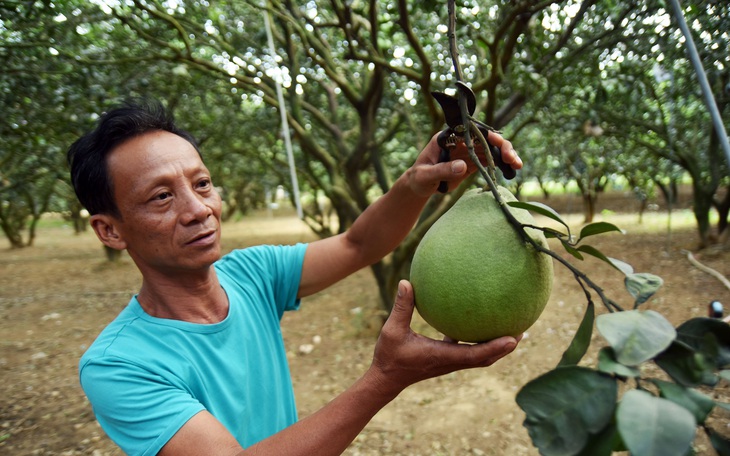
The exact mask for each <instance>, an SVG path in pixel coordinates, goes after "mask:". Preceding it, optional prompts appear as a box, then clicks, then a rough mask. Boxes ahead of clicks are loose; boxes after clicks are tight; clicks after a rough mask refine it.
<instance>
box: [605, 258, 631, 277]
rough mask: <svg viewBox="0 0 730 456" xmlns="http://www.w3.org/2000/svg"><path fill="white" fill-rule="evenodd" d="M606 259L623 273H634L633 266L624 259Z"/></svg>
mask: <svg viewBox="0 0 730 456" xmlns="http://www.w3.org/2000/svg"><path fill="white" fill-rule="evenodd" d="M608 259H609V260H610V261H611V265H612V266H613V267H614V268H616V269H618V270H619V271H621V272H623V273H624V275H629V274H633V273H634V268H633V267H632V266H631V265H630V264H628V263H626V262H624V261H621V260H617V259H616V258H610V257H609V258H608Z"/></svg>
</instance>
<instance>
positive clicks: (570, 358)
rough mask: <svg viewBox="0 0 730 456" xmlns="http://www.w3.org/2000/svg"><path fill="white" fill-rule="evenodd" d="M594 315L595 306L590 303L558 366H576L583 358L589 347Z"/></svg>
mask: <svg viewBox="0 0 730 456" xmlns="http://www.w3.org/2000/svg"><path fill="white" fill-rule="evenodd" d="M595 314H596V310H595V305H594V304H593V301H590V302H589V303H588V305H587V306H586V313H585V314H584V315H583V320H582V321H581V322H580V326H578V330H577V331H576V332H575V336H573V340H572V341H571V342H570V345H569V346H568V349H567V350H565V353H563V356H562V357H561V358H560V362H559V363H558V366H570V365H575V364H578V363H579V362H580V360H581V359H582V358H583V355H585V354H586V351H587V350H588V347H589V346H590V345H591V335H592V334H593V322H594V320H595Z"/></svg>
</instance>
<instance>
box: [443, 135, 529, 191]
mask: <svg viewBox="0 0 730 456" xmlns="http://www.w3.org/2000/svg"><path fill="white" fill-rule="evenodd" d="M480 130H481V132H482V134H483V135H484V139H487V138H488V136H487V135H488V133H489V131H488V130H486V129H483V128H480ZM452 134H453V130H452V129H451V128H447V129H446V130H444V131H442V132H441V133H440V134H439V135H438V138H436V141H437V142H438V145H439V147H440V149H441V151H440V152H439V163H445V162H447V161H451V150H449V146H448V145H447V139H448V137H449V136H451V135H452ZM487 146H488V147H489V152H490V153H491V154H492V160H494V165H495V166H496V167H497V168H499V170H500V171H502V175H503V176H504V178H505V179H508V180H509V179H514V178H515V176H517V171H515V170H514V169H512V167H511V166H510V165H508V164H506V163H505V162H504V161H503V160H502V151H501V150H499V148H498V147H497V146H495V145H494V144H492V143H490V142H489V140H488V139H487ZM452 147H453V146H452ZM438 191H439V192H440V193H446V192H448V191H449V184H448V182H446V181H441V182H439V186H438Z"/></svg>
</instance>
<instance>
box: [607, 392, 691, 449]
mask: <svg viewBox="0 0 730 456" xmlns="http://www.w3.org/2000/svg"><path fill="white" fill-rule="evenodd" d="M616 421H617V425H618V430H619V432H620V433H621V438H622V439H623V441H624V443H625V444H626V447H627V448H628V450H629V452H630V453H631V454H632V456H684V455H685V454H686V453H687V450H689V448H690V445H691V444H692V440H693V439H694V436H695V429H696V427H697V423H696V422H695V419H694V416H693V415H692V413H690V412H689V411H688V410H687V409H685V408H684V407H681V406H679V405H677V404H675V403H674V402H671V401H669V400H666V399H662V398H660V397H655V396H652V395H651V394H649V393H647V392H646V391H640V390H631V391H628V392H626V394H624V396H623V398H622V399H621V403H620V404H619V406H618V410H617V411H616Z"/></svg>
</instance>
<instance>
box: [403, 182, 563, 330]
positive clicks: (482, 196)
mask: <svg viewBox="0 0 730 456" xmlns="http://www.w3.org/2000/svg"><path fill="white" fill-rule="evenodd" d="M498 190H499V194H500V195H501V197H502V199H503V200H504V201H505V202H509V201H516V198H515V197H514V195H512V194H511V193H510V192H509V191H508V190H507V189H505V188H503V187H499V188H498ZM509 210H510V212H511V213H512V214H513V215H514V216H515V218H516V219H517V220H518V221H520V223H522V224H523V225H533V226H534V225H535V221H534V219H533V218H532V215H530V213H529V212H528V211H526V210H524V209H517V208H512V207H510V208H509ZM527 232H528V235H529V236H531V237H532V239H534V240H535V241H536V242H537V243H538V244H540V245H542V246H543V247H545V248H547V241H546V239H545V236H544V235H543V233H542V232H541V231H539V230H535V229H531V228H527ZM410 280H411V283H412V284H413V291H414V293H415V299H416V308H417V309H418V312H419V313H420V314H421V316H422V317H423V319H424V320H426V322H427V323H428V324H430V325H431V326H433V327H434V328H435V329H437V330H438V331H440V332H441V333H443V334H444V335H446V336H448V337H450V338H452V339H455V340H460V341H464V342H484V341H487V340H492V339H495V338H497V337H500V336H515V337H516V336H518V335H520V334H522V333H523V332H524V331H525V330H527V328H529V327H530V326H532V324H533V323H535V321H537V319H538V317H539V316H540V314H541V313H542V311H543V310H544V309H545V304H547V301H548V299H549V298H550V292H551V291H552V286H553V262H552V258H551V257H550V256H549V255H547V254H544V253H540V252H538V251H537V250H536V249H535V248H534V247H533V246H532V245H530V244H529V243H527V242H525V241H523V239H522V238H521V237H520V234H519V233H518V232H517V231H516V230H515V228H514V227H513V226H512V225H510V223H509V222H508V221H507V219H506V217H505V214H504V213H503V212H502V209H500V207H499V204H498V203H497V201H496V200H495V199H494V195H493V194H492V193H491V192H490V191H484V190H481V189H474V190H470V191H468V192H466V193H465V194H464V195H463V196H462V197H461V198H460V199H459V201H457V202H456V203H455V204H454V206H453V207H452V208H451V209H449V210H448V211H447V212H446V213H445V214H444V215H442V216H441V218H439V220H437V221H436V223H434V224H433V226H432V227H431V228H430V229H429V230H428V232H427V233H426V234H425V235H424V237H423V239H422V240H421V243H420V244H419V245H418V248H417V249H416V253H415V254H414V257H413V263H412V264H411V278H410Z"/></svg>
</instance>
